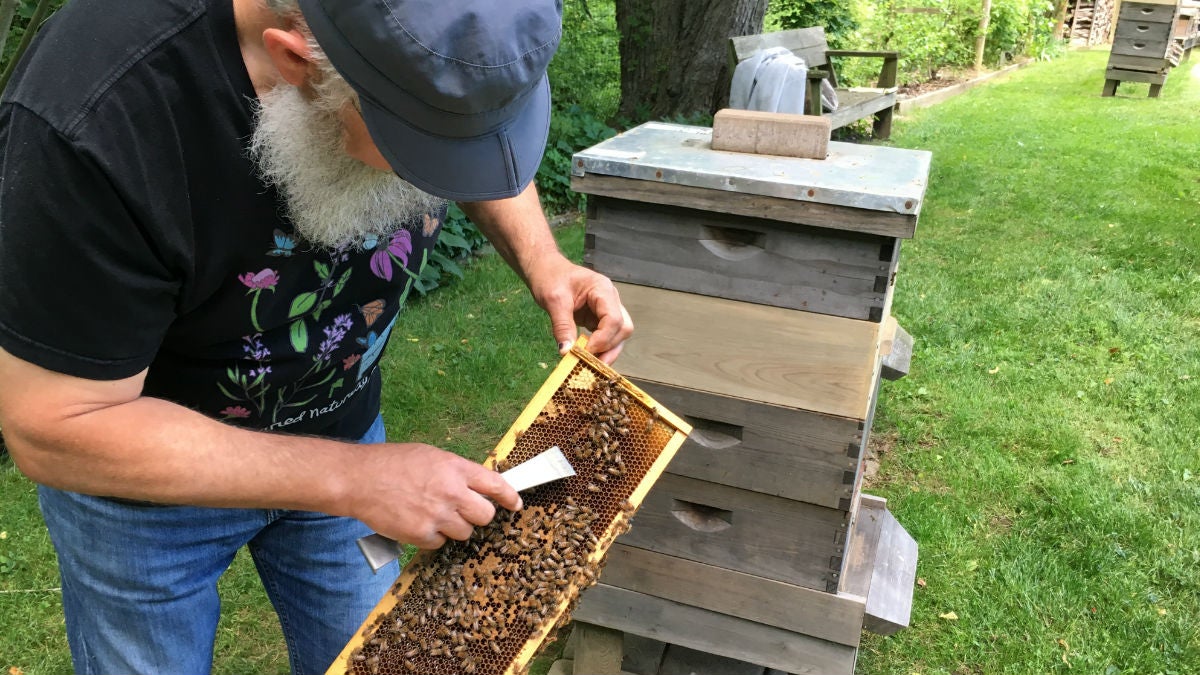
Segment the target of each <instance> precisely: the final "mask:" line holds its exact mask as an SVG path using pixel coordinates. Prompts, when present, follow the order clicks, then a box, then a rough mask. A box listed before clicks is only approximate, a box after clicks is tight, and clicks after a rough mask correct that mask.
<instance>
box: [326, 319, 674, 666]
mask: <svg viewBox="0 0 1200 675" xmlns="http://www.w3.org/2000/svg"><path fill="white" fill-rule="evenodd" d="M585 342H586V339H585V338H581V339H580V341H579V342H577V343H576V345H575V346H574V347H573V348H572V350H571V351H570V353H568V355H567V356H565V357H564V358H563V359H562V361H561V362H560V363H559V365H558V367H557V368H556V369H555V370H554V371H553V373H551V375H550V377H549V378H548V379H547V380H546V383H545V384H544V385H543V386H542V388H541V389H540V390H539V391H538V393H537V395H535V396H534V398H533V400H532V401H531V402H530V403H529V405H528V406H527V407H526V408H525V410H524V411H523V412H522V413H521V415H520V416H519V417H518V418H517V420H516V422H514V423H513V426H512V427H511V428H510V429H509V431H508V433H506V434H505V435H504V437H503V438H502V439H501V440H500V443H499V444H498V445H497V446H496V449H495V450H494V451H493V452H492V453H491V455H490V456H489V457H488V459H487V460H486V461H485V465H486V466H489V467H496V468H503V466H504V465H505V464H506V463H512V464H518V463H520V462H523V461H525V460H527V459H530V458H532V457H533V456H534V455H537V454H539V453H540V452H541V451H542V450H545V449H546V448H548V447H550V446H552V445H557V446H559V447H560V448H562V449H563V452H564V454H565V455H566V456H567V458H568V460H569V461H570V462H571V464H572V466H573V467H574V468H575V471H576V472H577V475H576V476H573V477H571V478H567V479H563V480H560V481H556V482H554V483H550V484H547V485H543V486H540V487H538V488H535V489H533V490H529V491H527V492H525V493H524V494H523V501H524V504H525V505H524V508H522V510H521V511H519V512H516V513H504V512H502V513H500V514H498V516H497V519H496V521H494V522H493V523H492V524H491V525H489V526H487V527H484V528H477V529H476V532H475V536H473V537H472V538H471V540H469V541H467V542H451V543H449V544H447V545H446V546H444V547H442V548H441V549H439V550H438V551H423V552H421V553H419V554H417V556H415V557H414V559H413V560H412V561H411V562H410V563H409V564H408V565H407V566H405V568H404V571H403V573H402V574H401V575H400V578H399V579H398V580H397V581H396V583H395V585H394V586H393V587H392V591H391V592H390V593H389V594H388V595H386V596H385V597H384V598H383V600H381V601H380V603H379V605H377V606H376V608H375V609H374V610H373V611H372V612H371V614H370V616H369V617H368V618H367V619H366V621H365V622H364V623H363V627H362V629H361V631H360V632H359V634H358V635H356V636H355V637H354V638H353V639H352V640H351V641H350V642H349V643H348V644H347V645H346V648H345V649H344V650H343V651H342V653H341V654H340V655H339V656H338V658H337V660H336V661H335V662H334V663H333V665H332V666H330V668H329V670H328V674H329V675H342V674H343V673H353V674H354V675H404V674H406V673H419V674H420V675H439V674H445V675H449V674H460V673H461V674H463V675H484V674H495V675H501V674H504V675H513V674H515V673H520V672H523V671H524V669H525V667H526V665H527V664H528V663H529V661H530V659H532V658H533V656H534V654H535V653H536V652H537V651H538V649H539V648H540V647H541V646H542V645H543V643H544V642H545V641H546V639H547V638H548V637H550V636H551V635H552V634H553V633H554V631H555V630H556V629H557V627H558V626H559V625H561V624H562V623H563V622H565V621H566V620H568V618H569V615H570V611H571V609H572V607H573V606H574V604H575V603H576V602H577V600H578V597H579V592H580V591H581V590H582V589H584V588H587V587H588V586H590V585H591V584H593V583H595V581H596V578H597V573H598V570H599V567H600V565H601V564H602V561H603V559H604V556H605V555H606V553H607V552H608V549H609V547H610V546H611V545H612V543H613V540H614V539H615V538H616V537H617V536H618V535H619V534H620V533H622V532H623V531H624V530H625V529H627V527H628V523H629V519H630V517H631V516H632V514H633V513H634V512H635V511H636V510H637V508H638V506H639V505H640V504H641V503H642V501H643V500H644V499H645V496H646V493H647V492H648V491H649V489H650V486H651V485H652V484H653V483H654V481H655V480H656V479H657V478H658V477H659V476H660V475H661V473H662V471H663V470H664V469H665V468H666V465H667V463H668V462H669V461H670V459H671V457H672V456H673V455H674V453H675V451H676V450H677V449H678V448H679V445H680V444H681V443H682V442H683V439H684V437H685V436H686V434H687V432H688V431H689V430H690V427H689V426H688V424H687V423H686V422H684V421H682V420H680V419H679V418H677V417H676V416H675V415H673V414H672V413H671V412H670V411H668V410H666V409H665V408H663V407H662V406H660V405H659V404H658V403H657V402H655V401H654V399H652V398H650V397H649V396H648V395H646V394H645V393H644V392H642V391H641V390H639V389H638V388H637V387H635V386H634V385H632V384H631V383H629V382H628V381H627V380H625V379H624V378H622V377H621V376H620V375H619V374H617V373H616V371H613V370H612V369H611V368H609V367H608V366H607V365H605V364H603V363H601V362H600V361H599V360H597V359H596V358H595V357H593V356H591V355H590V354H588V353H587V352H586V351H584V349H583V345H584V344H585Z"/></svg>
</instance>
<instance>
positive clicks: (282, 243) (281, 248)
mask: <svg viewBox="0 0 1200 675" xmlns="http://www.w3.org/2000/svg"><path fill="white" fill-rule="evenodd" d="M274 238H275V246H274V247H273V248H272V249H271V250H269V251H267V255H269V256H273V257H276V258H290V257H291V255H292V250H293V249H294V248H296V240H295V239H293V238H292V237H291V235H289V234H287V233H286V232H284V231H283V230H281V229H279V228H275V234H274Z"/></svg>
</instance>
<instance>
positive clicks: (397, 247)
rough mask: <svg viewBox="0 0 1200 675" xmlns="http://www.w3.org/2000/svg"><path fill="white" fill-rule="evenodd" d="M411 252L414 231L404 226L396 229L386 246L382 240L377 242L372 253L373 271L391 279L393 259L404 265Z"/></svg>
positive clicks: (388, 279) (382, 277)
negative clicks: (411, 231)
mask: <svg viewBox="0 0 1200 675" xmlns="http://www.w3.org/2000/svg"><path fill="white" fill-rule="evenodd" d="M410 253H412V233H410V232H409V231H408V230H406V229H403V228H402V229H399V230H396V232H395V233H393V234H392V238H391V240H390V241H389V242H388V244H387V247H386V248H385V247H384V246H383V243H382V242H379V243H377V244H376V249H375V252H374V253H372V254H371V273H372V274H374V275H375V276H377V277H379V278H380V279H386V280H387V281H391V280H392V261H395V262H396V264H398V265H400V266H401V267H404V266H405V265H407V264H408V254H410Z"/></svg>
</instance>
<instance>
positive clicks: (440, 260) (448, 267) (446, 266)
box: [429, 251, 463, 279]
mask: <svg viewBox="0 0 1200 675" xmlns="http://www.w3.org/2000/svg"><path fill="white" fill-rule="evenodd" d="M429 257H430V258H432V259H433V261H434V262H435V263H437V264H438V266H439V267H441V268H442V271H443V272H446V273H448V274H453V275H454V276H456V277H458V278H459V279H461V278H462V277H463V271H462V268H461V267H459V266H458V263H456V262H454V261H453V260H451V259H450V258H447V257H446V256H444V255H442V254H441V253H438V252H437V251H434V252H433V255H431V256H429Z"/></svg>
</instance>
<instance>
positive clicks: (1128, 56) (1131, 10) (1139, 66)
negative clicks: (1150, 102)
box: [1101, 0, 1184, 98]
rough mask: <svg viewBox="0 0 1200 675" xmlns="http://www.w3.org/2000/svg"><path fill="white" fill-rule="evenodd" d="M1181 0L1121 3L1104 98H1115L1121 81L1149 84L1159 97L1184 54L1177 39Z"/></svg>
mask: <svg viewBox="0 0 1200 675" xmlns="http://www.w3.org/2000/svg"><path fill="white" fill-rule="evenodd" d="M1179 10H1180V6H1179V0H1139V1H1138V2H1124V3H1122V4H1121V10H1120V14H1118V16H1117V30H1116V34H1115V37H1114V38H1113V46H1112V51H1111V52H1110V53H1109V57H1108V67H1107V69H1106V70H1105V71H1104V90H1103V92H1102V93H1101V95H1102V96H1113V95H1115V94H1116V92H1117V87H1118V86H1119V85H1120V84H1121V82H1148V83H1149V84H1150V98H1158V95H1159V94H1160V93H1161V92H1162V87H1163V84H1165V83H1166V81H1167V74H1168V73H1169V72H1170V70H1171V68H1172V67H1174V66H1177V65H1179V59H1180V56H1181V55H1182V54H1183V52H1184V45H1183V43H1182V42H1180V41H1177V40H1175V38H1174V32H1175V30H1176V22H1177V21H1178V19H1179Z"/></svg>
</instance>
